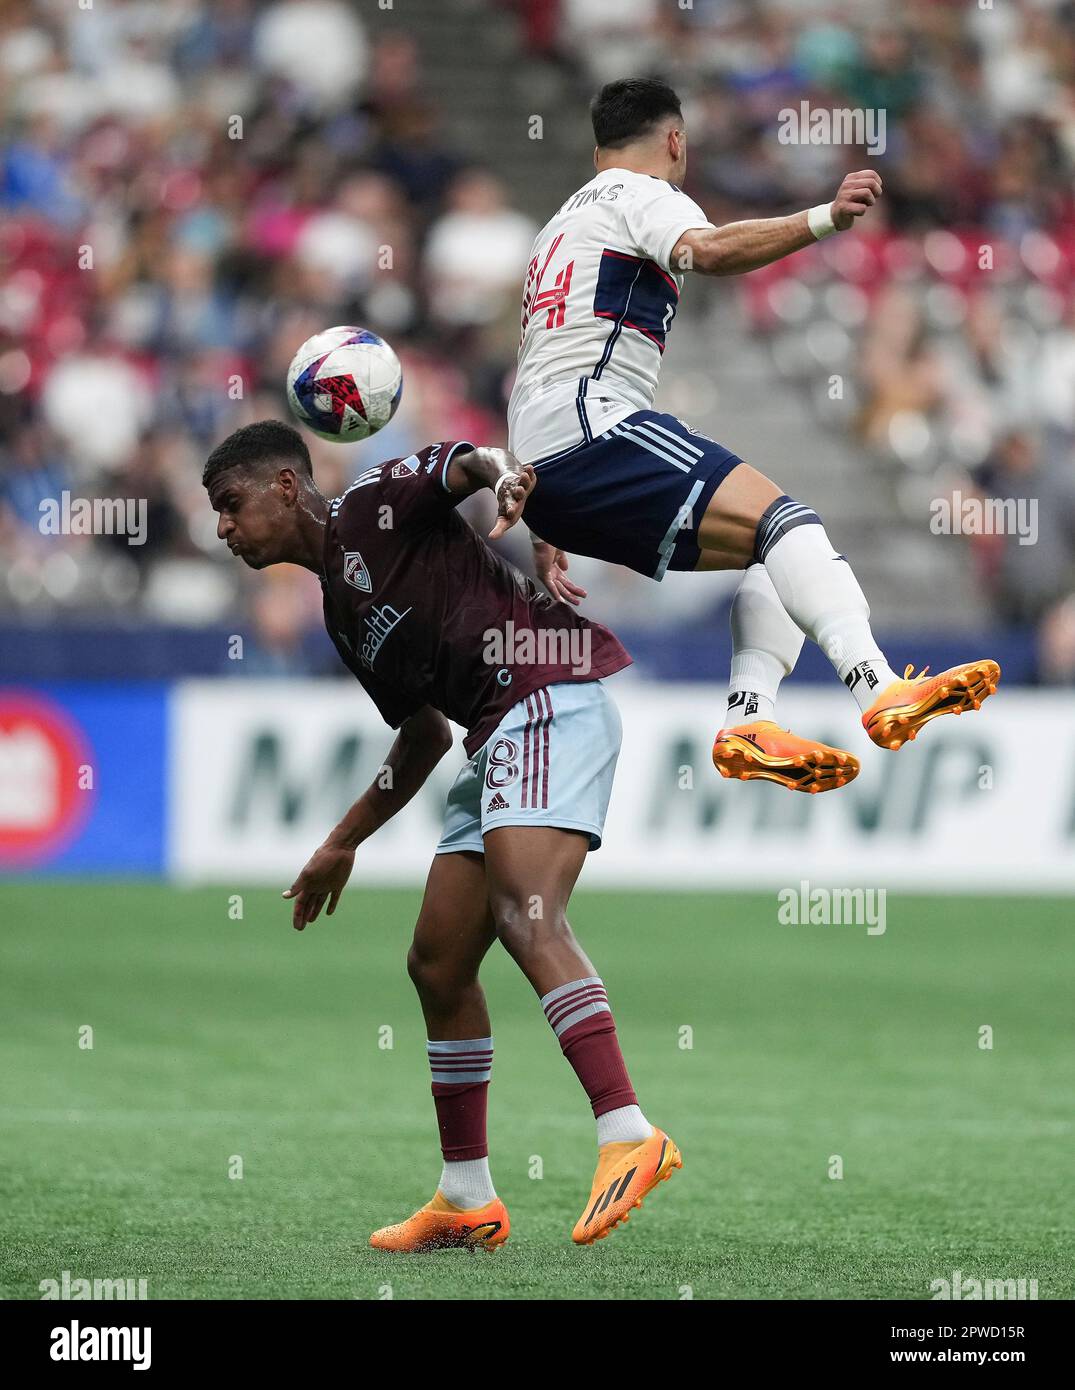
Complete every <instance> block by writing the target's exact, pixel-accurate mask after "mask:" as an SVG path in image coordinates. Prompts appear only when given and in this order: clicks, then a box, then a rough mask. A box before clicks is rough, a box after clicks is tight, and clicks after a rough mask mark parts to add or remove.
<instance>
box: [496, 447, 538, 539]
mask: <svg viewBox="0 0 1075 1390" xmlns="http://www.w3.org/2000/svg"><path fill="white" fill-rule="evenodd" d="M536 486H537V474H536V473H535V472H534V470H533V469H532V468H531V467H530V465H529V464H528V463H523V464H520V465H519V468H518V471H517V472H515V473H505V474H504V475H503V477H502V478H501V479H500V481H499V482H498V483H497V485H496V525H495V526H494V527H493V529H492V530H491V531H490V532H489V539H490V540H491V541H495V540H496V539H497V538H498V537H500V536H502V535H503V534H504V532H505V531H509V530H510V529H511V528H512V527H513V526H514V525H515V523H516V522H517V521H518V520H519V518H520V517H521V516H522V514H523V507H524V506H525V505H526V499H527V498H528V497H529V496H530V494H531V493H532V492H533V490H534V488H535V487H536Z"/></svg>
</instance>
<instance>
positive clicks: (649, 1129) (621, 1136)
mask: <svg viewBox="0 0 1075 1390" xmlns="http://www.w3.org/2000/svg"><path fill="white" fill-rule="evenodd" d="M652 1133H653V1126H652V1125H651V1124H650V1122H649V1121H648V1120H647V1119H646V1117H645V1115H643V1113H642V1111H641V1110H640V1109H639V1108H638V1106H637V1105H621V1106H620V1108H619V1109H618V1110H606V1111H605V1113H604V1114H603V1115H598V1117H597V1143H598V1146H600V1145H601V1144H620V1143H623V1142H624V1141H625V1140H627V1139H637V1140H638V1142H639V1143H640V1144H641V1142H642V1140H643V1139H648V1138H649V1137H650V1135H651V1134H652Z"/></svg>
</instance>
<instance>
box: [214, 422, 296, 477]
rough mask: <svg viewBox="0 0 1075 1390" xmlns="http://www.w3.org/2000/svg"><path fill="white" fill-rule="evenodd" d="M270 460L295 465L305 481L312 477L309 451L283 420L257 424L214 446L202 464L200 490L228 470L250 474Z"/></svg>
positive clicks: (294, 431)
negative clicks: (306, 478) (236, 469)
mask: <svg viewBox="0 0 1075 1390" xmlns="http://www.w3.org/2000/svg"><path fill="white" fill-rule="evenodd" d="M270 459H282V460H286V461H287V462H292V461H294V462H295V463H296V464H298V465H299V467H300V471H301V472H303V473H305V474H306V476H307V477H308V478H312V477H313V475H314V470H313V465H312V464H311V462H310V451H309V449H307V447H306V441H305V439H303V437H302V435H301V434H299V432H298V430H296V429H293V428H292V427H291V425H285V424H284V423H283V421H282V420H258V421H257V422H256V423H255V424H253V425H243V427H242V429H238V430H236V431H235V432H234V433H233V434H229V435H228V437H227V439H225V440H224V441H223V442H222V443H220V444H218V445H217V446H216V448H215V449H214V450H213V452H212V453H211V454H210V455H209V457H208V458H207V459H206V461H205V467H204V469H203V470H202V486H203V487H208V486H209V484H210V483H211V482H212V481H213V479H214V478H215V477H217V476H218V475H219V474H221V473H224V472H226V471H227V470H228V469H230V468H238V469H240V470H241V471H243V472H247V473H249V472H252V471H253V470H254V469H256V468H259V467H260V466H261V465H262V464H263V463H267V462H268V461H269V460H270Z"/></svg>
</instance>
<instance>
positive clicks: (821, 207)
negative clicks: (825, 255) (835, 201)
mask: <svg viewBox="0 0 1075 1390" xmlns="http://www.w3.org/2000/svg"><path fill="white" fill-rule="evenodd" d="M806 220H807V223H808V224H809V226H810V230H811V231H812V232H813V234H814V238H815V240H817V241H820V240H821V238H822V237H825V236H832V234H833V232H835V231H836V223H835V222H834V221H833V220H832V204H831V203H818V205H817V207H816V208H811V209H810V211H809V212H808V213H807V214H806Z"/></svg>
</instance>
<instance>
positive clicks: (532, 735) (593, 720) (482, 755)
mask: <svg viewBox="0 0 1075 1390" xmlns="http://www.w3.org/2000/svg"><path fill="white" fill-rule="evenodd" d="M621 736H622V726H621V724H620V712H619V710H618V709H617V708H616V705H615V703H614V701H613V699H612V697H611V696H610V695H609V693H608V691H607V690H605V688H604V684H603V682H601V681H583V682H566V683H563V684H559V685H547V686H545V687H544V688H543V689H541V690H535V691H534V693H533V694H532V695H527V696H526V698H525V699H523V700H520V701H519V703H518V704H517V705H513V706H512V707H511V709H510V710H508V712H507V714H506V715H505V716H504V718H503V719H502V720H501V721H500V724H499V725H498V726H497V728H496V730H495V732H494V733H492V734H491V735H490V736H489V738H488V740H487V741H486V743H485V744H484V745H483V746H482V747H481V748H479V749H478V751H477V753H475V754H474V756H473V758H471V760H470V762H469V763H467V765H466V767H464V768H463V770H462V771H461V772H460V774H459V776H458V777H457V778H456V779H455V782H454V783H453V785H452V789H451V791H450V792H449V793H448V801H447V804H446V805H445V809H444V830H443V832H442V834H441V839H440V844H439V845H438V846H437V848H436V851H435V852H436V853H437V854H452V853H455V852H456V851H458V850H473V851H475V852H476V853H478V854H481V853H482V852H483V849H484V845H483V841H482V836H483V835H484V834H485V832H486V831H487V830H496V829H497V827H498V826H501V825H551V826H555V827H556V828H558V829H560V830H580V831H583V832H584V833H585V834H587V835H589V837H590V848H591V849H598V848H600V845H601V836H602V834H603V832H604V828H605V816H606V814H607V813H608V803H609V798H610V797H611V796H612V779H613V777H614V776H615V773H616V760H617V758H618V757H619V754H620V739H621Z"/></svg>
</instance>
